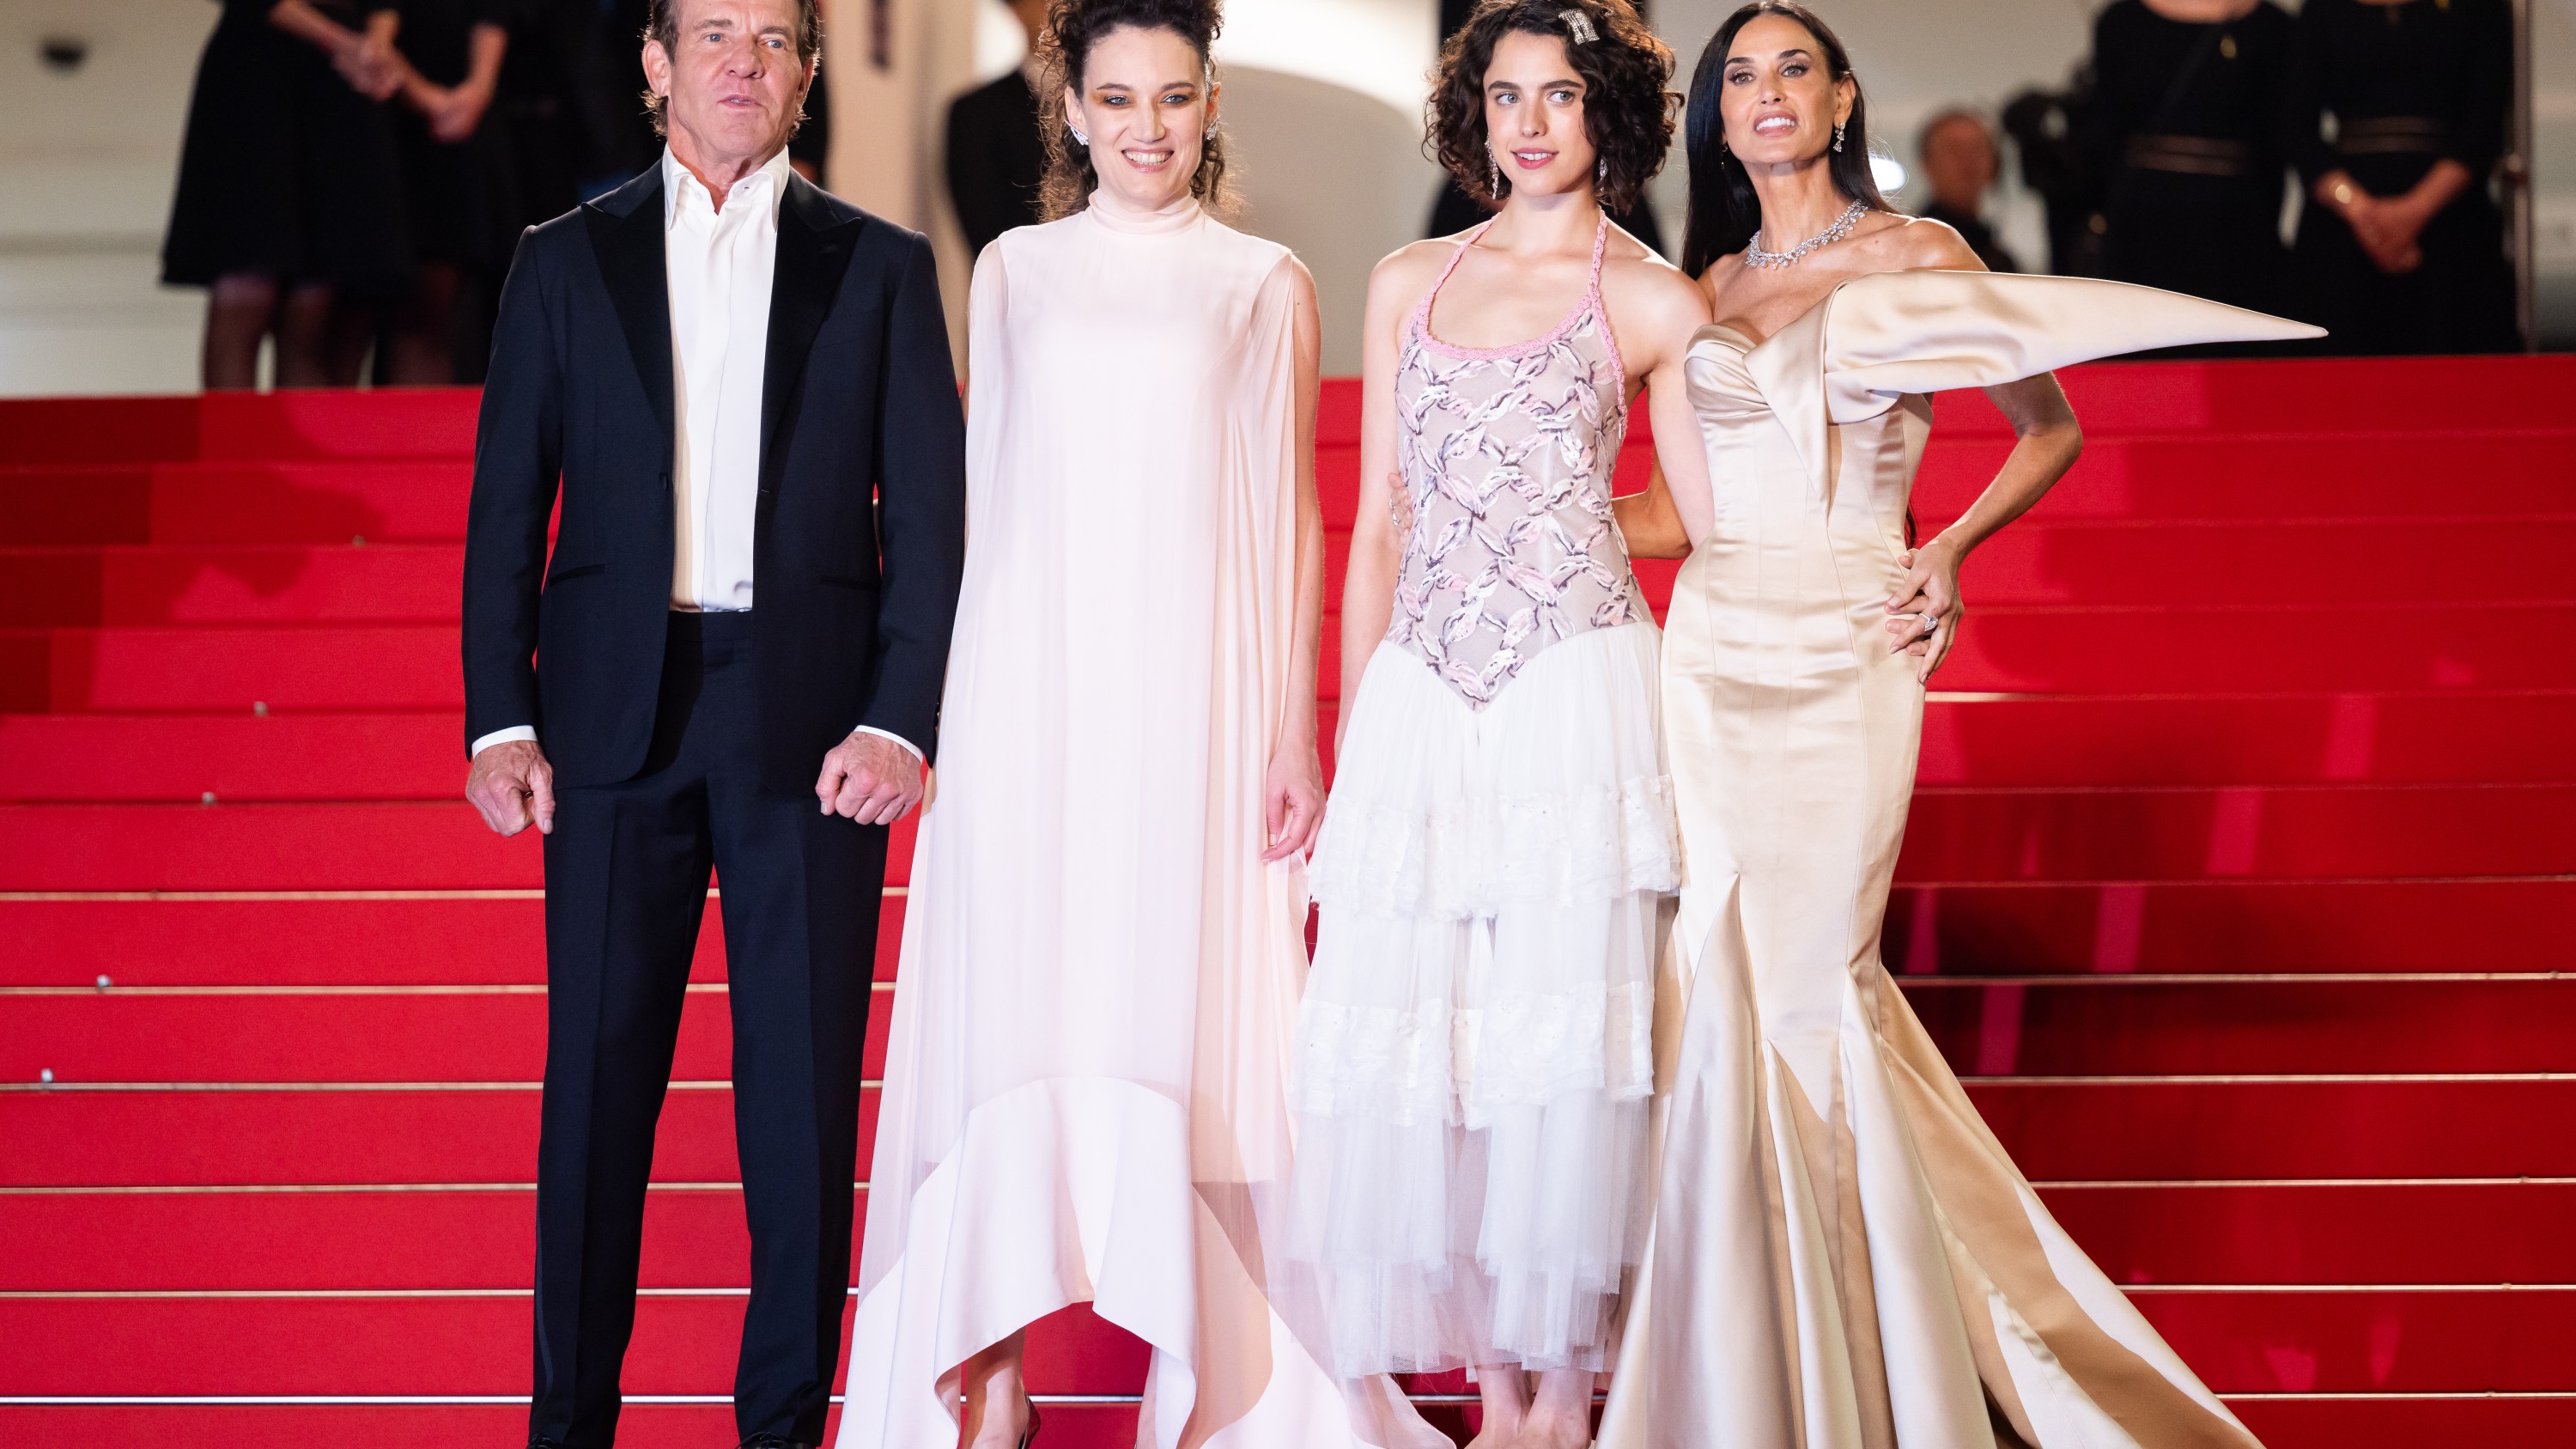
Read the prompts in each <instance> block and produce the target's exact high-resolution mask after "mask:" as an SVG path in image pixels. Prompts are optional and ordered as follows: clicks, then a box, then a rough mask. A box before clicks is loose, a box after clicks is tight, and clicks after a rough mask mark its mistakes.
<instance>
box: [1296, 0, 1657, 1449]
mask: <svg viewBox="0 0 2576 1449" xmlns="http://www.w3.org/2000/svg"><path fill="white" fill-rule="evenodd" d="M1671 74H1672V54H1671V52H1670V51H1668V50H1666V49H1665V48H1664V46H1663V44H1662V43H1661V42H1660V41H1658V40H1656V39H1655V37H1654V35H1653V33H1652V32H1651V31H1649V30H1647V28H1646V27H1645V25H1644V23H1643V22H1642V21H1640V20H1639V19H1638V17H1637V14H1636V12H1635V10H1634V9H1633V8H1631V7H1630V5H1629V4H1628V3H1627V0H1581V3H1575V0H1485V3H1483V4H1481V5H1479V6H1478V7H1477V8H1476V10H1475V12H1474V14H1473V15H1472V16H1471V18H1470V19H1469V20H1468V21H1467V23H1466V25H1465V27H1464V28H1462V29H1461V30H1460V31H1459V33H1458V34H1457V36H1456V37H1454V38H1453V39H1452V40H1451V41H1450V43H1449V45H1448V47H1447V49H1446V51H1445V53H1444V54H1443V55H1442V57H1441V64H1440V68H1439V71H1438V73H1437V74H1436V76H1435V79H1434V100H1433V103H1432V112H1433V114H1432V140H1433V143H1434V145H1435V146H1436V148H1437V149H1438V151H1439V153H1440V155H1441V158H1442V159H1443V161H1444V162H1446V163H1447V165H1448V166H1449V168H1450V170H1451V172H1452V174H1453V175H1455V176H1456V177H1457V178H1458V179H1459V181H1460V182H1461V184H1463V185H1465V186H1467V187H1469V188H1470V189H1472V190H1473V191H1475V192H1476V193H1477V194H1478V195H1480V196H1481V197H1483V198H1485V199H1487V200H1489V201H1490V202H1491V203H1493V204H1495V205H1498V206H1499V208H1500V214H1499V215H1497V216H1496V217H1495V218H1494V219H1493V220H1492V221H1490V222H1488V223H1486V224H1484V225H1481V226H1479V227H1476V228H1475V229H1473V230H1471V231H1469V232H1467V233H1465V234H1464V235H1461V236H1458V237H1451V238H1443V239H1439V240H1434V241H1426V242H1419V243H1416V244H1414V245H1413V246H1409V247H1406V248H1405V249H1403V250H1402V251H1399V252H1396V253H1395V254H1393V255H1392V256H1390V257H1388V258H1387V259H1386V260H1384V261H1383V262H1381V263H1379V264H1378V268H1377V271H1376V275H1375V276H1374V277H1373V278H1372V280H1371V283H1370V290H1369V304H1368V312H1367V322H1366V326H1367V332H1366V335H1365V337H1364V339H1363V342H1364V348H1365V351H1364V369H1365V372H1366V378H1365V387H1366V389H1367V391H1366V393H1365V400H1364V403H1363V412H1362V420H1361V445H1360V448H1361V469H1360V476H1361V478H1362V480H1363V486H1362V489H1361V494H1360V506H1359V515H1358V525H1357V527H1356V528H1355V529H1354V530H1353V534H1352V541H1351V563H1350V571H1349V580H1348V584H1347V587H1346V590H1345V593H1344V602H1343V610H1342V630H1343V632H1342V638H1343V641H1344V642H1343V656H1342V657H1343V665H1342V668H1343V688H1342V698H1343V700H1344V701H1345V702H1346V705H1345V713H1344V719H1345V725H1344V728H1343V732H1342V741H1341V749H1340V750H1339V752H1338V754H1339V765H1338V775H1337V778H1336V779H1335V781H1334V785H1333V794H1332V800H1331V802H1330V804H1329V805H1328V806H1327V807H1326V810H1325V814H1324V829H1323V835H1322V838H1321V840H1320V841H1319V842H1318V844H1317V846H1316V852H1315V895H1316V900H1317V903H1318V904H1319V906H1320V907H1321V914H1320V916H1319V918H1318V923H1317V935H1316V949H1315V969H1314V973H1313V976H1312V978H1311V979H1310V981H1309V983H1308V986H1307V993H1306V1000H1305V1003H1304V1006H1303V1008H1302V1015H1301V1020H1300V1031H1299V1038H1298V1060H1297V1084H1298V1085H1297V1106H1298V1110H1299V1135H1298V1144H1297V1146H1298V1159H1297V1172H1296V1192H1295V1202H1296V1216H1295V1227H1294V1230H1293V1232H1292V1233H1291V1235H1290V1238H1289V1248H1290V1253H1291V1255H1292V1258H1293V1260H1294V1265H1295V1267H1296V1268H1297V1269H1298V1270H1299V1271H1301V1272H1304V1273H1309V1274H1312V1275H1313V1277H1314V1278H1315V1279H1316V1281H1317V1282H1318V1283H1319V1284H1320V1285H1321V1290H1322V1291H1321V1293H1320V1296H1321V1298H1322V1300H1323V1302H1324V1304H1325V1306H1326V1307H1327V1309H1328V1310H1329V1314H1330V1325H1331V1328H1330V1338H1331V1344H1332V1354H1333V1359H1332V1363H1333V1367H1334V1369H1335V1371H1336V1372H1338V1373H1342V1374H1345V1375H1351V1376H1361V1375H1374V1374H1383V1373H1388V1372H1417V1371H1437V1370H1446V1369H1455V1368H1460V1367H1469V1366H1472V1367H1473V1368H1474V1369H1475V1370H1476V1377H1477V1386H1478V1391H1479V1395H1480V1397H1481V1398H1482V1400H1483V1415H1482V1422H1481V1424H1480V1425H1479V1432H1478V1436H1477V1440H1476V1443H1477V1445H1478V1446H1480V1449H1500V1446H1505V1445H1512V1446H1518V1449H1578V1446H1580V1445H1582V1444H1584V1443H1585V1442H1586V1441H1588V1440H1589V1439H1590V1437H1591V1422H1592V1391H1593V1384H1594V1381H1595V1379H1596V1377H1597V1376H1598V1374H1599V1372H1600V1371H1601V1370H1603V1369H1605V1368H1607V1367H1608V1366H1609V1363H1610V1361H1611V1359H1612V1357H1613V1356H1614V1355H1615V1354H1616V1353H1617V1343H1618V1337H1617V1335H1618V1322H1619V1307H1620V1303H1621V1295H1622V1292H1623V1289H1624V1287H1625V1283H1626V1277H1627V1271H1628V1269H1629V1268H1630V1267H1631V1266H1632V1265H1634V1264H1635V1263H1636V1262H1637V1260H1638V1256H1639V1254H1640V1251H1641V1250H1642V1248H1643V1246H1644V1236H1645V1207H1646V1197H1645V1192H1644V1172H1643V1168H1644V1159H1645V1149H1646V1117H1647V1099H1648V1097H1649V1096H1650V1094H1651V1091H1652V1088H1653V1064H1654V1063H1653V1050H1652V1043H1651V1038H1652V1026H1653V1013H1654V1001H1653V995H1652V992H1653V982H1654V970H1655V955H1656V946H1657V942H1658V941H1659V939H1660V935H1661V925H1662V921H1661V914H1662V910H1663V907H1664V904H1665V899H1666V895H1667V893H1668V892H1669V891H1670V889H1671V888H1672V886H1673V884H1674V882H1675V879H1676V875H1677V871H1678V867H1679V859H1678V852H1677V842H1676V839H1675V836H1674V831H1673V818H1672V802H1671V797H1670V787H1669V784H1668V782H1667V781H1666V779H1665V777H1664V766H1663V760H1662V758H1661V751H1660V747H1659V742H1658V739H1657V730H1656V722H1655V653H1656V640H1657V631H1656V628H1655V622H1654V618H1653V616H1652V614H1651V613H1649V612H1648V610H1647V607H1646V603H1645V600H1644V599H1643V598H1642V597H1641V596H1640V595H1639V593H1638V590H1637V585H1636V580H1635V578H1634V577H1633V575H1632V574H1631V573H1630V570H1629V567H1628V555H1627V552H1626V550H1625V549H1624V548H1623V547H1622V546H1621V543H1620V538H1619V532H1618V529H1617V528H1616V527H1615V526H1614V525H1613V524H1612V522H1611V516H1610V491H1611V469H1612V467H1613V465H1614V463H1615V462H1616V460H1617V458H1618V455H1619V447H1620V439H1621V437H1622V436H1623V434H1624V433H1625V431H1626V429H1627V427H1628V426H1629V419H1630V410H1631V409H1632V407H1636V406H1638V405H1639V404H1641V403H1644V404H1646V405H1648V406H1651V408H1652V409H1653V410H1654V413H1653V415H1654V418H1655V435H1656V437H1657V438H1658V439H1660V440H1662V441H1663V442H1664V443H1665V444H1666V446H1667V449H1668V450H1671V449H1674V448H1677V449H1678V451H1672V452H1670V453H1669V456H1668V457H1667V460H1666V461H1667V465H1668V467H1669V468H1670V469H1671V470H1672V471H1673V472H1674V473H1675V475H1676V476H1677V477H1679V476H1683V475H1695V474H1696V472H1697V469H1698V466H1699V450H1698V448H1697V447H1696V446H1695V437H1694V434H1693V431H1692V428H1691V425H1690V414H1689V411H1688V408H1687V406H1686V405H1685V404H1684V401H1683V398H1682V388H1681V372H1680V368H1681V362H1682V358H1683V355H1684V352H1685V351H1686V349H1687V348H1688V346H1689V343H1690V338H1691V335H1692V333H1693V332H1694V331H1695V330H1696V329H1697V327H1698V326H1699V324H1700V323H1702V322H1704V321H1706V320H1707V316H1708V313H1707V309H1706V306H1705V304H1704V302H1703V301H1702V299H1701V297H1700V294H1699V292H1698V290H1697V288H1695V287H1694V286H1693V285H1692V284H1691V281H1690V279H1689V278H1688V277H1687V276H1685V275H1683V274H1682V273H1681V272H1679V271H1677V270H1675V269H1674V268H1673V267H1672V266H1671V265H1670V264H1669V263H1666V262H1665V261H1664V260H1663V259H1662V258H1660V257H1657V256H1655V255H1653V254H1652V253H1651V252H1648V251H1647V250H1646V249H1645V247H1644V246H1642V245H1641V244H1639V243H1638V242H1637V241H1636V240H1634V239H1633V238H1631V237H1629V236H1627V235H1626V234H1625V233H1623V232H1621V231H1619V230H1618V229H1617V228H1616V227H1614V226H1613V225H1612V224H1611V222H1610V217H1609V213H1610V212H1611V211H1614V210H1616V209H1618V208H1620V207H1622V206H1624V205H1627V204H1629V203H1630V202H1632V201H1633V200H1634V199H1635V197H1636V196H1637V195H1638V194H1639V192H1640V191H1641V190H1642V189H1643V187H1644V185H1645V183H1646V182H1647V181H1648V180H1649V179H1650V178H1651V177H1652V176H1653V175H1654V173H1655V170H1656V168H1657V167H1658V166H1659V165H1660V164H1661V162H1662V160H1663V155H1664V151H1665V148H1666V146H1667V144H1668V142H1669V138H1670V135H1671V128H1672V119H1671V107H1670V105H1669V103H1668V100H1667V91H1666V87H1667V86H1668V84H1669V82H1670V78H1671ZM1649 389H1650V392H1649ZM1641 392H1646V393H1648V396H1647V397H1640V393H1641ZM1390 470H1393V471H1394V472H1395V474H1396V477H1395V478H1394V479H1393V480H1392V481H1393V482H1395V483H1396V484H1398V485H1400V487H1401V490H1402V491H1401V494H1400V495H1398V494H1394V493H1393V492H1392V490H1391V489H1390V487H1389V482H1390V480H1389V477H1388V475H1389V472H1390ZM1391 505H1392V508H1391ZM1391 511H1392V512H1393V513H1395V514H1400V515H1402V517H1403V519H1404V522H1403V524H1402V526H1400V527H1398V526H1393V522H1392V519H1391V517H1390V513H1391ZM1533 1390H1534V1391H1535V1392H1534V1393H1533Z"/></svg>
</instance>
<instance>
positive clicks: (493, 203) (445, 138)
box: [376, 0, 510, 387]
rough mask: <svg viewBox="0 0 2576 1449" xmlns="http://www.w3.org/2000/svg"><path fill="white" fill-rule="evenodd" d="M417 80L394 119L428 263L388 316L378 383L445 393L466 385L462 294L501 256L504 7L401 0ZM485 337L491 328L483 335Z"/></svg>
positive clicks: (481, 282) (497, 1)
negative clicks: (460, 350) (460, 380)
mask: <svg viewBox="0 0 2576 1449" xmlns="http://www.w3.org/2000/svg"><path fill="white" fill-rule="evenodd" d="M399 6H400V11H401V14H402V42H401V43H402V54H403V59H404V60H405V61H406V62H407V63H408V64H409V67H410V74H409V75H407V76H405V77H404V79H403V88H402V101H403V104H402V105H401V107H400V108H399V109H397V111H396V112H395V116H394V139H395V142H396V145H397V148H398V154H399V155H400V156H401V157H402V178H403V196H404V201H405V203H406V207H407V209H408V210H409V212H410V213H411V240H412V253H413V256H414V258H415V260H416V261H417V262H418V266H417V268H416V269H415V271H414V273H413V276H412V286H411V291H410V293H409V294H408V295H407V296H405V297H404V298H403V299H402V300H401V301H399V302H397V303H395V304H394V305H393V306H391V307H388V308H386V309H385V310H384V314H383V320H384V326H383V330H382V331H381V332H380V333H379V340H378V343H377V353H376V381H378V382H382V383H392V384H394V385H396V386H401V387H437V386H444V385H446V384H448V383H452V382H454V381H456V367H455V364H454V362H453V361H452V360H451V359H452V358H453V356H454V353H455V350H456V349H457V347H458V346H459V339H458V337H457V321H458V316H457V303H458V297H459V292H460V289H463V290H466V291H467V292H468V293H469V294H471V293H480V292H482V291H484V290H485V289H486V288H488V287H489V285H490V281H489V278H490V274H491V273H492V272H493V271H494V270H495V269H496V266H497V264H498V261H499V256H498V253H497V251H496V248H495V242H496V241H497V240H498V238H496V237H495V236H494V234H493V233H494V220H493V218H494V216H495V215H496V213H497V211H498V210H499V206H498V198H497V197H496V196H495V194H494V189H493V188H494V185H495V183H496V181H497V180H498V179H499V178H498V177H497V176H496V175H495V170H496V168H495V166H494V164H493V163H494V160H495V157H494V155H493V154H492V153H493V152H494V151H495V150H496V149H497V148H498V146H499V145H500V139H499V137H498V136H497V135H496V134H494V132H493V131H492V130H491V129H490V128H487V126H486V125H485V118H486V116H487V114H488V113H489V112H490V110H491V108H492V102H493V100H494V98H495V97H496V96H497V95H498V94H499V90H500V83H501V68H502V62H503V58H504V57H505V56H506V55H507V54H508V52H509V48H510V31H509V25H508V21H509V10H508V8H507V6H506V4H505V3H504V0H399ZM474 330H476V331H478V332H479V331H480V330H481V329H480V328H476V329H474Z"/></svg>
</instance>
